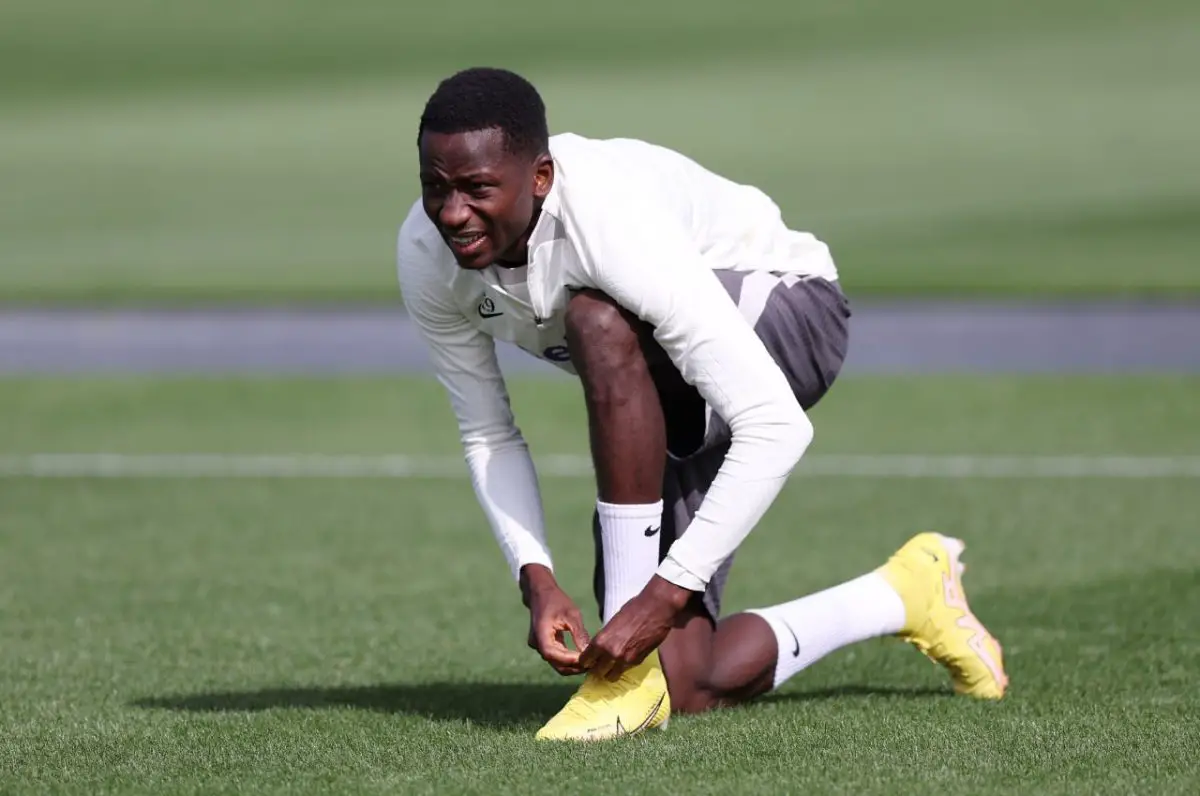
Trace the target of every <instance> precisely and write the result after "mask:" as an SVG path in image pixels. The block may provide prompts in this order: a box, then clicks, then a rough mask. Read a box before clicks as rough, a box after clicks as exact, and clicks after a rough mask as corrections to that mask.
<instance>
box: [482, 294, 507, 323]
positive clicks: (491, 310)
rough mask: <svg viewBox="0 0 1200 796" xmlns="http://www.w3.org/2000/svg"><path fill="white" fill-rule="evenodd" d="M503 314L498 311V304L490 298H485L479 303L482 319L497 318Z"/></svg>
mask: <svg viewBox="0 0 1200 796" xmlns="http://www.w3.org/2000/svg"><path fill="white" fill-rule="evenodd" d="M503 314H504V313H503V312H501V311H500V310H497V309H496V302H494V301H492V299H491V297H490V296H484V297H483V301H480V302H479V317H480V318H496V317H499V316H501V315H503Z"/></svg>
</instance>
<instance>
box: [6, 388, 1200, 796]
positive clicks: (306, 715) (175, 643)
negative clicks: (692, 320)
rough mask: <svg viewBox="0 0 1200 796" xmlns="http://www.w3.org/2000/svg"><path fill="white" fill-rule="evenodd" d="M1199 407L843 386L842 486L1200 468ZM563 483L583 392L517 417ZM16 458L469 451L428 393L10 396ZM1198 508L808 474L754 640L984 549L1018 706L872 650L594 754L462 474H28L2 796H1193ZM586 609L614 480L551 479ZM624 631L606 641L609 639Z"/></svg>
mask: <svg viewBox="0 0 1200 796" xmlns="http://www.w3.org/2000/svg"><path fill="white" fill-rule="evenodd" d="M1198 393H1200V382H1198V381H1197V380H1196V379H1188V378H1182V379H1166V378H1164V379H1152V378H1142V379H1137V380H1128V379H1125V380H1108V379H1083V378H1080V379H1053V378H1033V379H1010V378H937V379H931V378H922V379H920V380H910V379H892V378H882V379H876V378H859V379H853V378H849V379H845V380H844V381H843V382H841V383H839V385H838V386H837V387H836V388H835V389H834V391H833V393H831V395H830V397H829V399H828V401H827V403H824V404H822V406H821V407H819V408H818V410H817V411H816V413H815V420H816V423H817V441H816V443H815V445H814V449H813V455H814V456H815V455H825V454H830V453H858V454H863V453H896V452H908V453H930V454H945V453H962V454H970V455H983V454H989V453H1006V454H1011V453H1024V454H1072V455H1077V456H1097V455H1102V454H1124V455H1133V456H1147V455H1153V454H1169V455H1173V456H1185V455H1186V456H1196V455H1197V454H1200V409H1198V407H1200V402H1197V401H1196V395H1197V394H1198ZM514 403H515V406H516V409H517V411H518V416H519V417H520V418H521V420H522V424H523V425H524V427H525V428H526V430H527V432H528V436H529V438H530V439H531V441H532V443H533V445H534V449H535V452H536V453H537V454H538V456H539V457H545V456H548V455H550V454H555V453H565V454H578V453H580V452H582V451H583V450H584V447H583V445H584V444H585V436H584V434H585V432H584V430H583V427H582V425H581V422H580V420H581V416H580V411H581V410H580V406H579V401H578V395H577V388H576V387H575V386H574V385H573V384H571V383H569V382H566V381H563V380H543V381H527V382H520V383H517V384H515V385H514ZM0 417H2V418H4V420H3V423H4V425H0V452H3V453H4V454H6V455H9V456H20V455H23V454H29V453H34V452H54V451H57V452H98V451H104V452H123V453H127V454H140V453H164V452H173V453H183V452H207V453H224V454H231V455H232V454H239V453H249V452H273V453H281V452H300V453H303V452H308V453H313V452H324V453H349V452H366V453H386V452H404V453H410V454H430V455H433V454H446V453H452V452H453V451H454V449H455V445H456V442H455V439H454V435H453V431H452V429H451V428H450V427H449V425H448V423H449V413H448V410H447V409H446V408H445V406H444V401H443V400H442V399H441V396H440V393H439V391H438V388H436V387H435V386H433V385H431V384H430V383H429V382H428V381H423V380H395V381H384V380H345V381H305V380H261V381H255V380H238V381H220V380H200V379H197V380H175V381H155V380H122V381H94V380H40V381H6V382H2V383H0ZM1196 484H1197V481H1196V479H1195V477H1191V478H1182V477H1181V478H1156V477H1151V478H1060V479H1041V478H1033V477H1028V478H980V479H974V478H868V477H836V478H835V477H803V478H800V477H797V478H796V479H794V480H793V482H792V483H791V484H790V485H789V486H788V487H787V489H786V490H785V492H784V495H783V496H782V498H781V500H780V501H779V503H778V504H777V505H776V506H775V507H774V508H773V509H772V510H771V511H770V513H769V514H768V516H767V518H766V519H765V521H764V522H763V524H762V525H761V526H760V527H759V528H758V529H757V530H756V531H755V532H754V533H753V534H752V535H751V537H750V539H749V540H748V541H747V543H746V544H745V546H744V547H743V550H742V552H741V553H740V554H739V555H740V558H739V562H738V565H737V567H736V568H735V570H734V575H733V578H732V581H731V584H730V588H729V593H728V600H729V606H728V607H729V609H730V610H738V609H740V608H745V607H751V606H756V605H762V604H769V603H774V602H778V601H781V600H785V599H790V598H793V597H796V596H799V595H800V594H803V593H807V592H810V591H813V590H816V589H819V588H822V587H824V586H827V585H830V584H832V583H834V582H837V581H839V580H842V579H844V578H846V577H850V576H852V575H855V574H858V573H860V572H862V571H864V570H866V569H868V568H871V567H874V566H875V565H876V564H877V563H878V562H880V561H881V560H882V559H883V557H885V556H886V555H887V554H888V553H889V552H891V550H892V549H893V548H895V547H896V546H898V545H899V544H900V543H902V542H903V540H904V539H905V538H907V536H908V535H909V534H910V533H912V532H914V531H916V530H918V529H923V528H935V529H939V530H942V531H945V532H949V533H954V534H958V535H961V536H963V537H964V538H965V539H966V540H967V542H968V550H967V559H966V560H967V562H968V565H969V568H968V573H967V580H966V582H967V587H968V589H969V592H970V594H971V597H972V603H973V606H974V608H975V609H976V611H977V613H978V614H979V615H980V617H981V618H982V619H983V620H984V621H985V622H986V623H987V624H988V625H990V627H991V628H992V629H993V630H994V631H995V632H996V633H997V634H998V636H999V637H1000V638H1001V640H1002V642H1003V643H1004V644H1005V649H1006V652H1007V658H1008V664H1009V667H1010V673H1011V675H1012V681H1013V682H1012V692H1011V696H1010V697H1009V698H1008V699H1006V700H1005V701H1004V702H1002V703H999V704H986V705H985V704H977V703H973V702H968V701H964V700H962V699H959V698H956V697H953V696H951V695H949V693H948V688H947V684H946V681H945V678H944V677H943V676H942V674H941V673H940V672H939V671H937V670H936V669H934V668H933V667H931V666H930V665H928V664H927V663H926V662H925V661H924V659H923V658H921V657H920V656H919V655H918V654H917V653H915V652H913V651H912V650H910V649H908V648H907V647H905V646H904V645H901V644H899V643H895V642H889V641H885V640H881V641H877V642H872V643H868V644H864V645H859V646H856V647H854V648H851V649H848V650H844V651H842V652H840V653H838V654H835V655H834V656H831V657H830V658H827V659H826V660H824V661H822V662H821V663H819V664H818V665H816V666H815V667H813V668H812V669H810V670H808V671H806V672H804V673H802V674H800V675H799V676H797V677H796V678H794V679H793V680H792V681H790V682H789V683H788V684H787V685H786V686H785V687H784V688H783V689H782V690H781V691H780V692H779V693H777V694H774V695H771V696H770V697H768V698H766V699H764V700H762V701H761V702H760V703H758V704H755V705H753V706H750V707H747V708H744V709H738V710H732V711H725V712H720V713H713V714H710V715H707V716H703V717H696V718H680V719H678V720H677V721H675V722H673V724H672V727H671V729H670V730H669V731H667V732H665V733H656V734H654V735H652V736H648V737H645V738H640V739H632V740H630V741H629V742H625V743H619V744H611V745H603V746H594V747H587V748H579V747H554V746H543V745H538V744H535V743H534V742H533V740H532V733H533V732H534V730H535V729H536V727H537V726H538V725H539V723H540V722H541V721H542V720H543V719H544V718H545V717H546V716H548V715H550V714H551V713H552V712H553V711H554V710H556V709H557V708H558V707H559V706H560V705H561V703H562V702H563V700H565V699H566V698H567V696H568V695H569V693H570V691H571V683H570V681H564V680H562V679H560V678H558V677H557V676H556V675H554V674H553V673H552V672H551V671H550V670H549V669H548V668H547V667H546V666H545V665H544V664H542V663H540V662H539V661H538V660H537V659H536V657H535V656H533V654H532V653H531V652H529V651H528V650H527V649H526V648H525V647H524V631H525V623H526V616H525V614H524V611H523V609H522V608H521V606H520V603H519V599H518V595H517V592H516V590H515V588H514V586H513V584H512V583H511V582H510V581H509V579H508V576H507V572H506V568H505V566H504V564H503V560H502V558H501V556H500V554H499V552H498V551H497V549H496V547H495V544H494V542H493V541H492V540H491V538H490V535H489V533H488V531H487V529H486V527H485V525H484V524H483V521H482V517H481V515H480V512H479V510H478V508H477V507H476V506H475V504H474V502H473V498H472V497H471V494H470V487H469V485H468V483H467V482H466V480H465V479H463V478H438V479H381V478H347V479H332V478H327V479H282V478H256V479H252V478H203V479H181V478H0V540H2V545H3V556H2V558H0V638H2V639H3V646H2V648H0V665H2V667H3V672H4V675H3V677H0V704H2V705H3V706H4V707H3V711H0V736H2V737H3V738H4V742H3V743H2V744H0V790H2V791H4V792H11V793H33V792H64V793H65V792H74V793H168V792H170V793H200V792H204V793H218V792H222V793H240V794H247V793H250V794H253V793H283V792H288V793H300V792H303V793H350V792H363V793H385V792H386V793H395V792H404V793H481V794H482V793H492V792H498V793H562V792H564V791H570V790H578V791H584V792H588V793H628V792H631V791H633V792H639V793H679V792H687V793H731V792H738V793H743V792H771V793H778V792H828V791H843V792H853V793H867V792H878V793H895V792H914V793H915V792H926V793H927V792H930V791H938V792H949V791H953V792H971V793H1027V792H1039V793H1042V792H1048V793H1089V794H1091V793H1101V792H1111V793H1129V792H1139V793H1169V792H1178V793H1190V792H1195V789H1196V787H1197V785H1198V784H1200V769H1198V764H1197V760H1198V756H1197V754H1198V752H1200V748H1198V746H1197V738H1198V737H1200V722H1198V721H1197V719H1196V715H1197V708H1200V698H1198V697H1197V692H1196V688H1195V672H1196V671H1197V669H1198V667H1200V631H1198V630H1197V625H1196V617H1197V616H1200V578H1198V577H1197V574H1196V573H1197V570H1198V567H1200V534H1198V533H1197V532H1196V519H1195V518H1196V517H1197V516H1200V490H1197V489H1196ZM543 489H544V491H545V497H546V504H547V514H548V520H549V526H550V534H551V540H552V543H553V545H554V549H555V552H556V556H557V559H558V566H559V570H560V578H561V579H562V581H563V582H564V584H565V585H566V587H567V588H568V589H569V590H570V591H571V592H572V593H573V594H574V595H575V596H576V597H577V599H579V600H580V601H581V603H582V604H583V606H584V608H585V612H586V613H587V614H588V615H589V616H594V615H595V611H594V608H593V604H592V602H591V601H590V599H589V597H588V588H589V574H590V569H589V567H590V546H591V542H590V534H589V532H588V517H589V511H590V505H591V501H592V497H593V494H594V493H593V491H592V485H591V483H590V482H589V481H588V480H587V479H586V478H546V479H545V480H544V482H543ZM594 624H595V623H594V621H593V626H594Z"/></svg>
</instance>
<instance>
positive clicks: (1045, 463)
mask: <svg viewBox="0 0 1200 796" xmlns="http://www.w3.org/2000/svg"><path fill="white" fill-rule="evenodd" d="M536 462H537V467H538V472H539V474H540V475H541V476H543V477H549V478H582V477H589V476H591V475H592V474H593V468H592V462H591V459H590V458H589V457H587V456H583V455H573V454H557V455H550V456H540V457H537V458H536ZM796 474H797V475H802V476H833V477H840V478H1017V479H1020V478H1034V479H1042V478H1200V456H1120V455H1113V456H989V455H971V454H952V455H922V454H866V455H837V454H816V455H812V456H807V457H805V458H803V459H802V460H801V461H800V463H799V464H798V465H797V468H796ZM466 476H467V470H466V467H465V465H464V464H463V461H462V459H461V458H459V457H453V456H433V455H421V454H385V455H322V454H265V453H264V454H214V453H179V454H129V453H33V454H12V455H0V477H8V478H452V479H457V478H465V477H466Z"/></svg>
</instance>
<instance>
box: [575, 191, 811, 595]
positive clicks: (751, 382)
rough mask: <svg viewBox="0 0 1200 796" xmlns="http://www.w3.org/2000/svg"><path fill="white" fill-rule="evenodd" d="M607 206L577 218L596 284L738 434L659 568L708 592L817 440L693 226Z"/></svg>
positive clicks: (587, 268) (588, 274)
mask: <svg viewBox="0 0 1200 796" xmlns="http://www.w3.org/2000/svg"><path fill="white" fill-rule="evenodd" d="M597 209H598V205H593V206H590V207H584V208H582V209H581V210H580V211H579V213H578V215H577V217H576V221H577V223H578V226H579V229H580V232H581V234H582V237H583V246H584V247H585V249H586V250H585V251H584V252H583V254H584V257H583V260H584V263H585V265H584V266H583V268H584V274H583V277H584V279H585V281H587V282H588V283H589V284H588V286H589V287H595V288H597V289H599V290H602V291H603V292H605V293H606V294H607V295H609V296H611V297H612V298H613V299H614V300H615V301H617V302H618V303H619V304H621V305H622V306H624V307H625V308H627V309H628V310H629V311H631V312H633V313H635V314H636V315H637V316H638V317H639V318H641V319H642V320H644V321H646V322H648V323H650V324H651V325H652V326H654V327H655V333H654V334H655V338H656V339H657V340H658V342H659V344H660V345H662V347H663V349H664V350H665V351H666V353H667V354H668V355H669V356H670V358H671V360H672V362H673V363H674V364H675V366H676V367H677V368H678V369H679V371H680V372H681V373H682V374H683V377H684V379H685V380H686V381H687V382H688V383H690V384H693V385H694V386H695V387H696V388H697V390H698V392H699V393H700V395H701V396H702V397H703V398H704V399H705V400H706V401H707V402H708V403H709V405H710V406H711V407H712V408H713V410H714V411H716V412H717V413H718V414H719V415H720V416H721V417H723V418H725V420H726V422H728V424H729V426H730V429H731V431H732V445H731V447H730V449H729V452H728V454H727V456H726V458H725V462H724V464H723V465H722V467H721V470H720V471H719V472H718V474H717V477H716V479H715V480H714V482H713V484H712V487H711V488H710V490H709V492H708V494H707V496H706V497H705V499H704V501H703V503H702V504H701V506H700V508H699V510H698V511H697V513H696V516H695V519H694V520H693V522H692V524H691V525H690V526H689V528H688V529H687V531H686V532H685V533H684V534H683V535H682V536H681V537H680V538H679V539H678V540H677V541H676V542H675V543H674V544H673V545H672V547H671V549H670V551H669V553H668V555H667V557H666V559H665V560H664V561H663V563H662V564H661V565H660V567H659V569H658V575H659V576H660V577H662V578H663V579H665V580H667V581H670V582H671V583H674V584H676V585H677V586H681V587H684V588H686V589H690V590H692V591H700V590H703V589H704V588H705V586H706V585H707V583H708V581H709V580H710V579H711V577H712V575H713V573H715V571H716V570H717V568H718V567H719V566H720V564H721V562H722V561H724V560H725V559H726V558H727V557H728V556H729V555H730V554H732V553H733V552H734V551H735V550H736V549H737V547H738V546H739V545H740V544H741V542H742V541H743V540H744V539H745V537H746V536H747V535H748V534H749V532H750V531H751V529H752V528H753V527H754V526H755V525H756V524H757V523H758V521H759V520H760V519H761V518H762V516H763V514H764V513H765V512H766V510H767V509H768V508H769V507H770V505H771V503H772V502H773V501H774V500H775V498H776V496H777V495H778V494H779V491H780V489H782V487H783V485H784V483H785V482H786V481H787V478H788V476H789V475H790V474H791V471H792V470H793V468H794V467H795V465H796V463H797V462H798V461H799V459H800V457H801V456H802V455H803V453H804V451H805V450H806V449H807V447H808V445H809V443H810V442H811V440H812V436H813V429H812V424H811V422H810V421H809V419H808V417H807V416H806V415H805V413H804V411H803V410H802V409H801V408H800V405H799V404H798V403H797V401H796V398H795V396H794V395H793V394H792V391H791V388H790V386H789V385H788V383H787V380H786V378H785V376H784V375H783V373H782V372H781V371H780V370H779V368H778V366H777V365H776V364H775V361H774V360H773V359H772V358H771V356H770V354H769V353H768V352H767V350H766V348H765V346H764V345H763V344H762V341H761V340H760V339H759V338H758V336H757V335H756V334H755V333H754V330H753V329H751V328H750V326H749V324H747V323H746V321H745V319H744V318H743V317H742V315H741V313H740V312H739V311H738V309H737V307H736V306H735V305H734V303H733V302H732V301H730V299H729V296H728V294H727V293H726V292H725V290H724V288H723V287H722V286H721V284H720V282H719V281H718V279H717V277H716V275H715V274H713V272H712V270H711V269H710V268H709V266H708V265H707V264H706V263H705V262H704V261H703V260H702V258H701V257H700V255H699V253H698V251H697V250H696V247H695V246H694V245H693V244H692V242H691V240H690V238H689V237H688V235H687V234H686V231H685V230H683V229H682V228H681V227H679V226H678V225H675V224H672V223H671V222H670V221H667V220H663V219H662V216H663V214H662V213H661V212H655V211H654V210H653V209H652V208H646V207H639V206H638V205H637V204H635V203H634V202H630V201H628V200H626V201H622V202H610V203H607V204H605V205H604V207H603V212H602V213H601V212H594V211H595V210H597ZM589 210H591V211H593V212H588V211H589Z"/></svg>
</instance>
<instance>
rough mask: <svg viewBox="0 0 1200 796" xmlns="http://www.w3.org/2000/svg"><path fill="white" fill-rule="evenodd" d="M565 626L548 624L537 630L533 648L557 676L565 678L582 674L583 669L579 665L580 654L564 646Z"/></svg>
mask: <svg viewBox="0 0 1200 796" xmlns="http://www.w3.org/2000/svg"><path fill="white" fill-rule="evenodd" d="M567 629H568V628H567V627H566V626H565V624H563V625H560V626H558V627H555V626H553V625H550V624H545V625H542V626H541V627H539V628H538V629H537V632H536V637H535V639H534V641H535V643H534V648H535V649H536V650H537V651H538V653H539V654H540V655H541V656H542V659H543V660H545V661H546V662H547V663H549V664H550V666H551V667H552V668H553V669H554V670H555V671H556V672H558V673H559V674H561V675H564V676H567V675H574V674H582V673H583V672H584V671H585V669H584V667H583V666H581V665H580V663H579V658H580V653H579V652H578V651H577V650H573V649H571V648H569V647H568V646H567V645H566V641H565V633H566V631H567Z"/></svg>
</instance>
